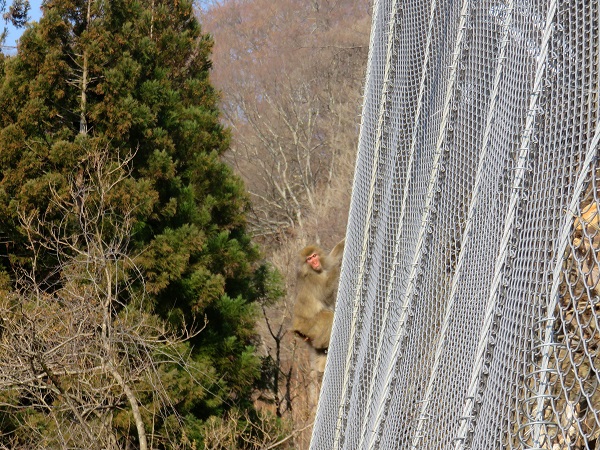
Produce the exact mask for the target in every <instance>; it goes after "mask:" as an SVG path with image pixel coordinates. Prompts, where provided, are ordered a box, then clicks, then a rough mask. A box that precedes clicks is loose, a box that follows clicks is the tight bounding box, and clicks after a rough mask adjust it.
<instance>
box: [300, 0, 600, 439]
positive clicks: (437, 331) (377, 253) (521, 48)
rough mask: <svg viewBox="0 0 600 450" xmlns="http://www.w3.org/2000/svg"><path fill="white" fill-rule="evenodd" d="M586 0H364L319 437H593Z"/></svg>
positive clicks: (593, 232) (591, 102)
mask: <svg viewBox="0 0 600 450" xmlns="http://www.w3.org/2000/svg"><path fill="white" fill-rule="evenodd" d="M598 1H599V0H504V1H498V0H479V1H475V0H428V1H422V0H377V1H376V2H375V4H374V14H373V18H374V19H373V30H372V34H371V49H370V55H369V64H368V72H367V79H366V85H365V98H364V105H363V116H362V124H361V137H360V141H359V149H358V150H359V153H358V159H357V166H356V174H355V180H354V188H353V197H352V205H351V211H350V216H349V221H348V230H347V244H346V251H345V255H344V261H343V267H342V275H341V280H340V289H339V296H338V303H337V308H336V317H335V322H334V330H333V335H332V343H331V347H330V349H329V357H328V362H327V369H326V372H325V376H324V379H323V387H322V391H321V397H320V402H319V408H318V412H317V417H316V421H315V426H314V430H313V439H312V443H311V448H313V449H323V450H330V449H384V450H387V449H395V448H414V449H439V448H448V449H450V448H452V449H485V450H487V449H549V450H550V449H551V450H558V449H561V450H562V449H600V363H599V362H598V361H597V358H596V356H597V355H598V352H599V347H600V326H599V324H600V268H599V261H600V225H599V224H600V220H599V217H600V216H599V214H598V208H599V207H600V204H599V202H600V158H599V157H600V150H599V148H598V147H599V146H598V144H599V142H600V120H599V112H600V110H599V108H600V9H599V4H598Z"/></svg>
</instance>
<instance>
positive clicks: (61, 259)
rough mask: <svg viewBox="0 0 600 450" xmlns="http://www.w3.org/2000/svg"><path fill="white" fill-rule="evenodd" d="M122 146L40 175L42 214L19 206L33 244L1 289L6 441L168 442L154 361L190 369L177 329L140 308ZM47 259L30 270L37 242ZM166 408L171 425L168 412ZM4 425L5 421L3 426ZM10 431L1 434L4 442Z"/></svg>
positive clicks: (166, 403)
mask: <svg viewBox="0 0 600 450" xmlns="http://www.w3.org/2000/svg"><path fill="white" fill-rule="evenodd" d="M131 158H132V155H127V156H126V157H124V158H111V157H109V153H108V151H106V150H102V149H101V150H95V151H93V152H91V154H90V156H89V157H88V158H87V159H86V160H85V161H83V162H82V165H81V167H80V170H79V172H78V173H76V174H73V176H72V177H71V179H70V180H69V181H70V182H69V183H67V185H63V186H60V185H58V184H57V185H55V186H51V192H52V197H53V202H52V204H51V206H50V209H52V210H53V214H54V216H55V213H56V212H58V213H59V214H60V215H61V216H62V220H61V221H60V222H56V221H54V220H49V219H47V218H46V214H48V213H49V211H44V212H40V211H33V212H28V213H26V212H24V211H23V212H22V213H21V227H22V229H23V231H24V232H25V233H26V235H27V236H28V245H29V246H30V248H31V250H32V252H33V254H34V255H35V256H34V257H33V258H32V260H31V261H29V262H27V263H26V264H23V265H21V270H20V272H19V273H20V274H21V277H20V279H19V280H17V281H18V286H19V288H18V289H17V290H15V291H12V292H7V293H6V295H3V296H1V297H0V315H1V317H2V328H1V336H0V414H1V415H2V416H3V417H8V419H9V420H10V422H11V423H12V424H13V425H14V427H15V433H14V434H13V435H10V436H4V437H3V438H2V442H3V443H5V445H7V446H8V445H10V446H11V447H13V448H18V447H19V446H22V447H23V448H30V449H34V448H40V449H41V448H65V449H66V448H76V447H78V446H80V445H81V443H82V442H85V443H86V444H85V445H86V447H88V448H105V449H117V448H139V449H141V450H145V449H148V448H155V447H156V446H157V445H158V444H159V443H160V444H162V445H167V446H168V447H169V448H179V446H180V445H181V446H182V445H183V443H184V441H185V439H183V437H182V436H181V435H180V433H179V432H178V430H177V426H176V423H177V420H179V419H177V414H176V412H175V409H174V408H173V403H172V402H173V400H172V394H171V393H170V392H169V390H168V389H167V385H166V383H165V377H164V374H165V371H168V367H169V366H173V365H177V366H179V367H183V368H184V369H186V370H187V371H188V372H189V374H190V375H191V376H193V368H192V365H191V364H188V359H187V355H186V353H185V348H186V347H185V344H184V341H185V340H186V338H188V337H189V335H175V334H174V333H173V332H171V330H169V329H168V328H167V327H166V326H165V324H164V323H163V322H162V321H161V320H160V319H159V318H158V317H156V316H154V315H153V314H151V313H150V308H148V305H147V304H146V301H147V298H146V296H145V294H144V280H143V279H142V276H141V274H140V272H139V271H138V270H137V269H136V265H135V259H134V258H133V257H132V256H131V254H130V250H129V239H130V236H131V233H132V228H133V226H134V224H135V220H136V219H135V217H136V209H137V208H144V207H148V206H149V205H144V204H143V203H139V200H140V199H139V198H137V197H136V194H135V192H136V191H138V192H139V189H140V186H134V184H135V183H139V182H137V181H135V180H133V179H132V178H131V177H129V163H130V162H131ZM49 252H50V254H52V255H53V258H54V264H55V270H54V271H53V272H52V273H51V275H50V277H46V278H45V279H39V278H38V275H37V269H38V267H39V265H41V264H47V260H42V258H41V255H42V254H48V253H49ZM169 416H170V417H171V419H169V420H173V418H174V419H175V425H174V426H172V427H170V428H169V427H166V426H163V427H162V428H161V429H160V431H159V430H158V429H157V427H156V424H157V423H161V424H165V423H166V422H167V420H165V419H166V418H167V417H169ZM5 429H6V427H5ZM9 443H10V444H9Z"/></svg>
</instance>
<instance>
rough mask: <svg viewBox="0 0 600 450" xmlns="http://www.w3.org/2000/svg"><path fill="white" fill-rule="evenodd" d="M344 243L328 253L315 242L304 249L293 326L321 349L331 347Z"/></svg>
mask: <svg viewBox="0 0 600 450" xmlns="http://www.w3.org/2000/svg"><path fill="white" fill-rule="evenodd" d="M344 242H345V240H344V239H342V240H341V241H340V242H339V243H338V244H337V245H336V246H335V247H334V248H333V250H331V252H330V253H329V254H328V255H326V254H325V253H324V252H323V250H322V249H321V248H320V247H317V246H314V245H309V246H308V247H305V248H303V249H302V251H301V252H300V268H299V270H298V281H297V285H296V290H297V296H296V303H295V305H294V319H293V322H292V329H293V330H294V331H295V332H296V333H297V334H298V335H299V336H301V337H302V338H304V340H305V341H307V342H309V343H310V344H311V345H312V347H313V348H314V349H315V350H317V351H323V352H324V351H326V350H327V348H328V347H329V337H330V335H331V326H332V324H333V310H334V307H335V299H336V295H337V288H338V283H339V279H340V266H341V261H342V254H343V252H344Z"/></svg>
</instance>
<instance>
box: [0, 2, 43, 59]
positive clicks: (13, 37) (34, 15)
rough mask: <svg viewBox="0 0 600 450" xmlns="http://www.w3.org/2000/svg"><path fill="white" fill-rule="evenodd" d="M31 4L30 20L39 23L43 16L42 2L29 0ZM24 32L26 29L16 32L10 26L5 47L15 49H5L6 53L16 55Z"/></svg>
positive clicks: (0, 26)
mask: <svg viewBox="0 0 600 450" xmlns="http://www.w3.org/2000/svg"><path fill="white" fill-rule="evenodd" d="M7 3H8V2H7ZM29 4H30V5H31V8H30V9H29V20H30V21H37V20H38V19H39V18H40V17H41V16H42V11H41V10H40V6H41V4H42V0H29ZM1 20H2V19H1V18H0V23H1ZM2 26H3V25H0V29H1V28H2ZM23 31H24V28H21V29H19V30H16V29H14V28H13V27H12V26H11V25H8V37H7V38H6V42H5V45H7V46H9V47H15V48H8V49H5V53H7V54H14V53H16V52H17V49H16V46H17V40H18V39H19V37H21V33H23Z"/></svg>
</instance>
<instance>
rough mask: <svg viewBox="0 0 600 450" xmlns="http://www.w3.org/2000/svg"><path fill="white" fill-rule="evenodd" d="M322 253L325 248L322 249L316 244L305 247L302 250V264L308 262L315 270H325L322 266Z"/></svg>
mask: <svg viewBox="0 0 600 450" xmlns="http://www.w3.org/2000/svg"><path fill="white" fill-rule="evenodd" d="M322 254H323V250H321V249H320V248H319V247H317V246H316V245H309V246H308V247H304V248H303V249H302V251H300V257H301V258H302V264H304V263H307V264H308V265H309V266H310V267H311V268H312V269H313V270H314V271H316V272H320V271H321V270H323V267H322V266H321V255H322Z"/></svg>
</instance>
